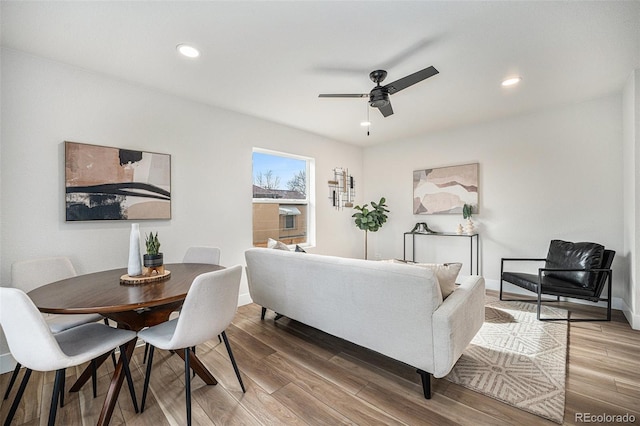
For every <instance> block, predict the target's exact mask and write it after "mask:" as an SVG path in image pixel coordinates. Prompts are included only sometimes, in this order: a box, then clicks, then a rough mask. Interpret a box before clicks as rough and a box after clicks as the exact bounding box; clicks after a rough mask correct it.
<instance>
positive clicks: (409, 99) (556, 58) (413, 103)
mask: <svg viewBox="0 0 640 426" xmlns="http://www.w3.org/2000/svg"><path fill="white" fill-rule="evenodd" d="M0 12H1V16H0V17H1V24H2V28H1V37H2V46H3V47H6V48H10V49H16V50H20V51H24V52H28V53H31V54H34V55H38V56H41V57H45V58H50V59H52V60H56V61H60V62H64V63H68V64H72V65H75V66H78V67H81V68H84V69H87V70H91V71H97V72H100V73H103V74H106V75H110V76H114V77H117V78H120V79H123V80H126V81H128V82H132V83H136V84H140V85H144V86H147V87H151V88H155V89H159V90H162V91H164V92H168V93H172V94H175V95H178V96H181V97H185V98H189V99H193V100H196V101H200V102H204V103H206V104H210V105H214V106H218V107H221V108H225V109H229V110H233V111H238V112H241V113H245V114H249V115H252V116H257V117H262V118H264V119H267V120H271V121H274V122H277V123H282V124H285V125H288V126H292V127H295V128H300V129H304V130H306V131H309V132H313V133H317V134H320V135H325V136H327V137H329V138H332V139H335V140H339V141H344V142H348V143H352V144H355V145H363V146H364V145H371V144H377V143H381V142H389V141H394V140H399V139H403V138H407V137H411V136H413V135H419V134H424V133H426V132H431V131H436V130H441V129H445V128H451V127H454V126H463V125H467V124H471V123H476V122H481V121H486V120H491V119H496V118H499V117H503V116H508V115H514V114H520V113H523V112H531V111H535V110H538V109H541V108H545V107H549V106H552V105H558V104H563V103H567V102H576V101H580V100H586V99H590V98H594V97H598V96H602V95H605V94H609V93H612V92H616V91H620V90H621V89H622V87H623V85H624V83H625V81H626V79H627V78H628V77H629V75H630V72H631V71H632V70H633V69H635V68H640V2H639V1H626V2H623V1H598V2H586V1H570V2H569V1H567V2H548V1H536V2H527V1H524V2H504V1H502V2H491V1H488V2H430V1H422V2H421V1H412V2H400V1H349V2H346V1H344V2H337V1H321V2H313V1H298V2H275V1H256V2H238V1H233V2H220V1H208V2H205V1H201V2H186V1H165V2H148V1H145V2H127V1H117V2H98V1H86V2H56V1H45V2H26V1H2V2H1V10H0ZM185 42H186V43H191V44H193V45H194V46H197V47H198V48H199V49H200V50H201V52H202V55H201V57H200V58H199V59H197V60H189V59H185V58H182V57H180V56H179V55H178V54H177V52H176V49H175V46H176V45H177V44H178V43H185ZM429 65H433V66H435V67H436V68H437V69H438V70H439V71H440V74H438V75H436V76H434V77H432V78H429V79H427V80H425V81H423V82H421V83H418V84H417V85H415V86H412V87H409V88H407V89H405V90H404V91H401V92H399V93H396V94H394V95H392V96H391V102H392V105H393V109H394V111H395V114H394V115H392V116H390V117H387V118H383V117H382V115H380V113H379V112H378V111H377V110H376V109H371V110H370V120H371V122H372V126H371V135H370V136H367V135H366V130H365V129H364V128H362V127H361V126H360V124H359V123H360V121H362V120H363V119H365V118H366V115H367V110H368V106H367V99H366V98H363V99H319V98H318V94H319V93H368V92H369V91H370V90H371V88H372V87H373V83H372V82H371V81H370V80H369V77H368V74H369V72H370V71H372V70H374V69H378V68H382V69H385V70H387V71H388V73H389V74H388V77H387V80H386V82H391V81H394V80H397V79H398V78H401V77H404V76H405V75H407V74H410V73H413V72H415V71H418V70H420V69H423V68H426V67H427V66H429ZM511 75H521V76H522V78H523V80H522V83H521V84H520V85H519V86H518V87H515V88H512V89H505V88H502V87H501V86H500V81H501V80H502V79H503V78H505V77H507V76H511Z"/></svg>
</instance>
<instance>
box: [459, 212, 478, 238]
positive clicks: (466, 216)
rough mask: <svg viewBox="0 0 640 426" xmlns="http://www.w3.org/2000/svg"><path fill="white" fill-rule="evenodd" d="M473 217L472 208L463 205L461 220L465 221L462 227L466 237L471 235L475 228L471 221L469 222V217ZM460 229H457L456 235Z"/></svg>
mask: <svg viewBox="0 0 640 426" xmlns="http://www.w3.org/2000/svg"><path fill="white" fill-rule="evenodd" d="M472 215H473V206H472V205H471V204H465V205H464V206H462V218H463V219H467V224H466V225H465V227H464V232H465V233H466V234H467V235H472V234H473V233H474V232H475V227H474V225H473V221H472V220H471V216H472ZM459 231H460V229H459V228H458V233H460V232H459Z"/></svg>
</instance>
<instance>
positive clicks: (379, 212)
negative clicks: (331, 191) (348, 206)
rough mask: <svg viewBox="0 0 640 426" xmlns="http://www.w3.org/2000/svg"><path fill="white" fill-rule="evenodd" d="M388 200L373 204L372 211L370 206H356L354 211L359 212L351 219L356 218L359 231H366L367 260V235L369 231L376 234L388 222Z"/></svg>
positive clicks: (365, 256) (365, 249) (365, 253)
mask: <svg viewBox="0 0 640 426" xmlns="http://www.w3.org/2000/svg"><path fill="white" fill-rule="evenodd" d="M386 201H387V200H386V199H385V198H384V197H382V198H380V201H379V202H377V203H376V202H374V201H372V202H371V207H372V208H371V209H369V208H368V206H369V205H368V204H364V205H363V206H362V207H361V206H355V207H354V209H355V210H358V212H357V213H354V214H353V215H352V216H351V217H354V218H355V222H356V226H357V227H358V229H362V230H363V231H364V258H365V259H366V258H367V235H368V234H369V231H371V232H376V231H377V230H378V229H380V228H381V227H382V225H383V224H384V223H385V222H386V221H387V213H389V210H387V208H386V207H387V206H386V204H385V202H386Z"/></svg>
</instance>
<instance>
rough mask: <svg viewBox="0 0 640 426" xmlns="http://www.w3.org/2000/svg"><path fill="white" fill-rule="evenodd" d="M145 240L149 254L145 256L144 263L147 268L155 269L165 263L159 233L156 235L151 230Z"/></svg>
mask: <svg viewBox="0 0 640 426" xmlns="http://www.w3.org/2000/svg"><path fill="white" fill-rule="evenodd" d="M144 241H145V244H146V246H147V254H145V255H144V256H143V259H142V260H143V264H144V266H145V267H146V268H149V269H155V268H158V267H159V266H162V264H163V256H162V253H160V241H159V240H158V233H157V232H156V233H155V235H154V234H153V232H150V233H149V235H146V234H145V236H144Z"/></svg>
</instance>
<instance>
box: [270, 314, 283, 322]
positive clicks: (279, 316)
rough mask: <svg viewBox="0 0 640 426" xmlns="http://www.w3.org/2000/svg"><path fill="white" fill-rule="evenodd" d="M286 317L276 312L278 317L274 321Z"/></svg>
mask: <svg viewBox="0 0 640 426" xmlns="http://www.w3.org/2000/svg"><path fill="white" fill-rule="evenodd" d="M283 316H284V315H282V314H279V313H277V312H276V317H275V318H274V319H273V320H274V321H278V320H279V319H280V318H282V317H283Z"/></svg>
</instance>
